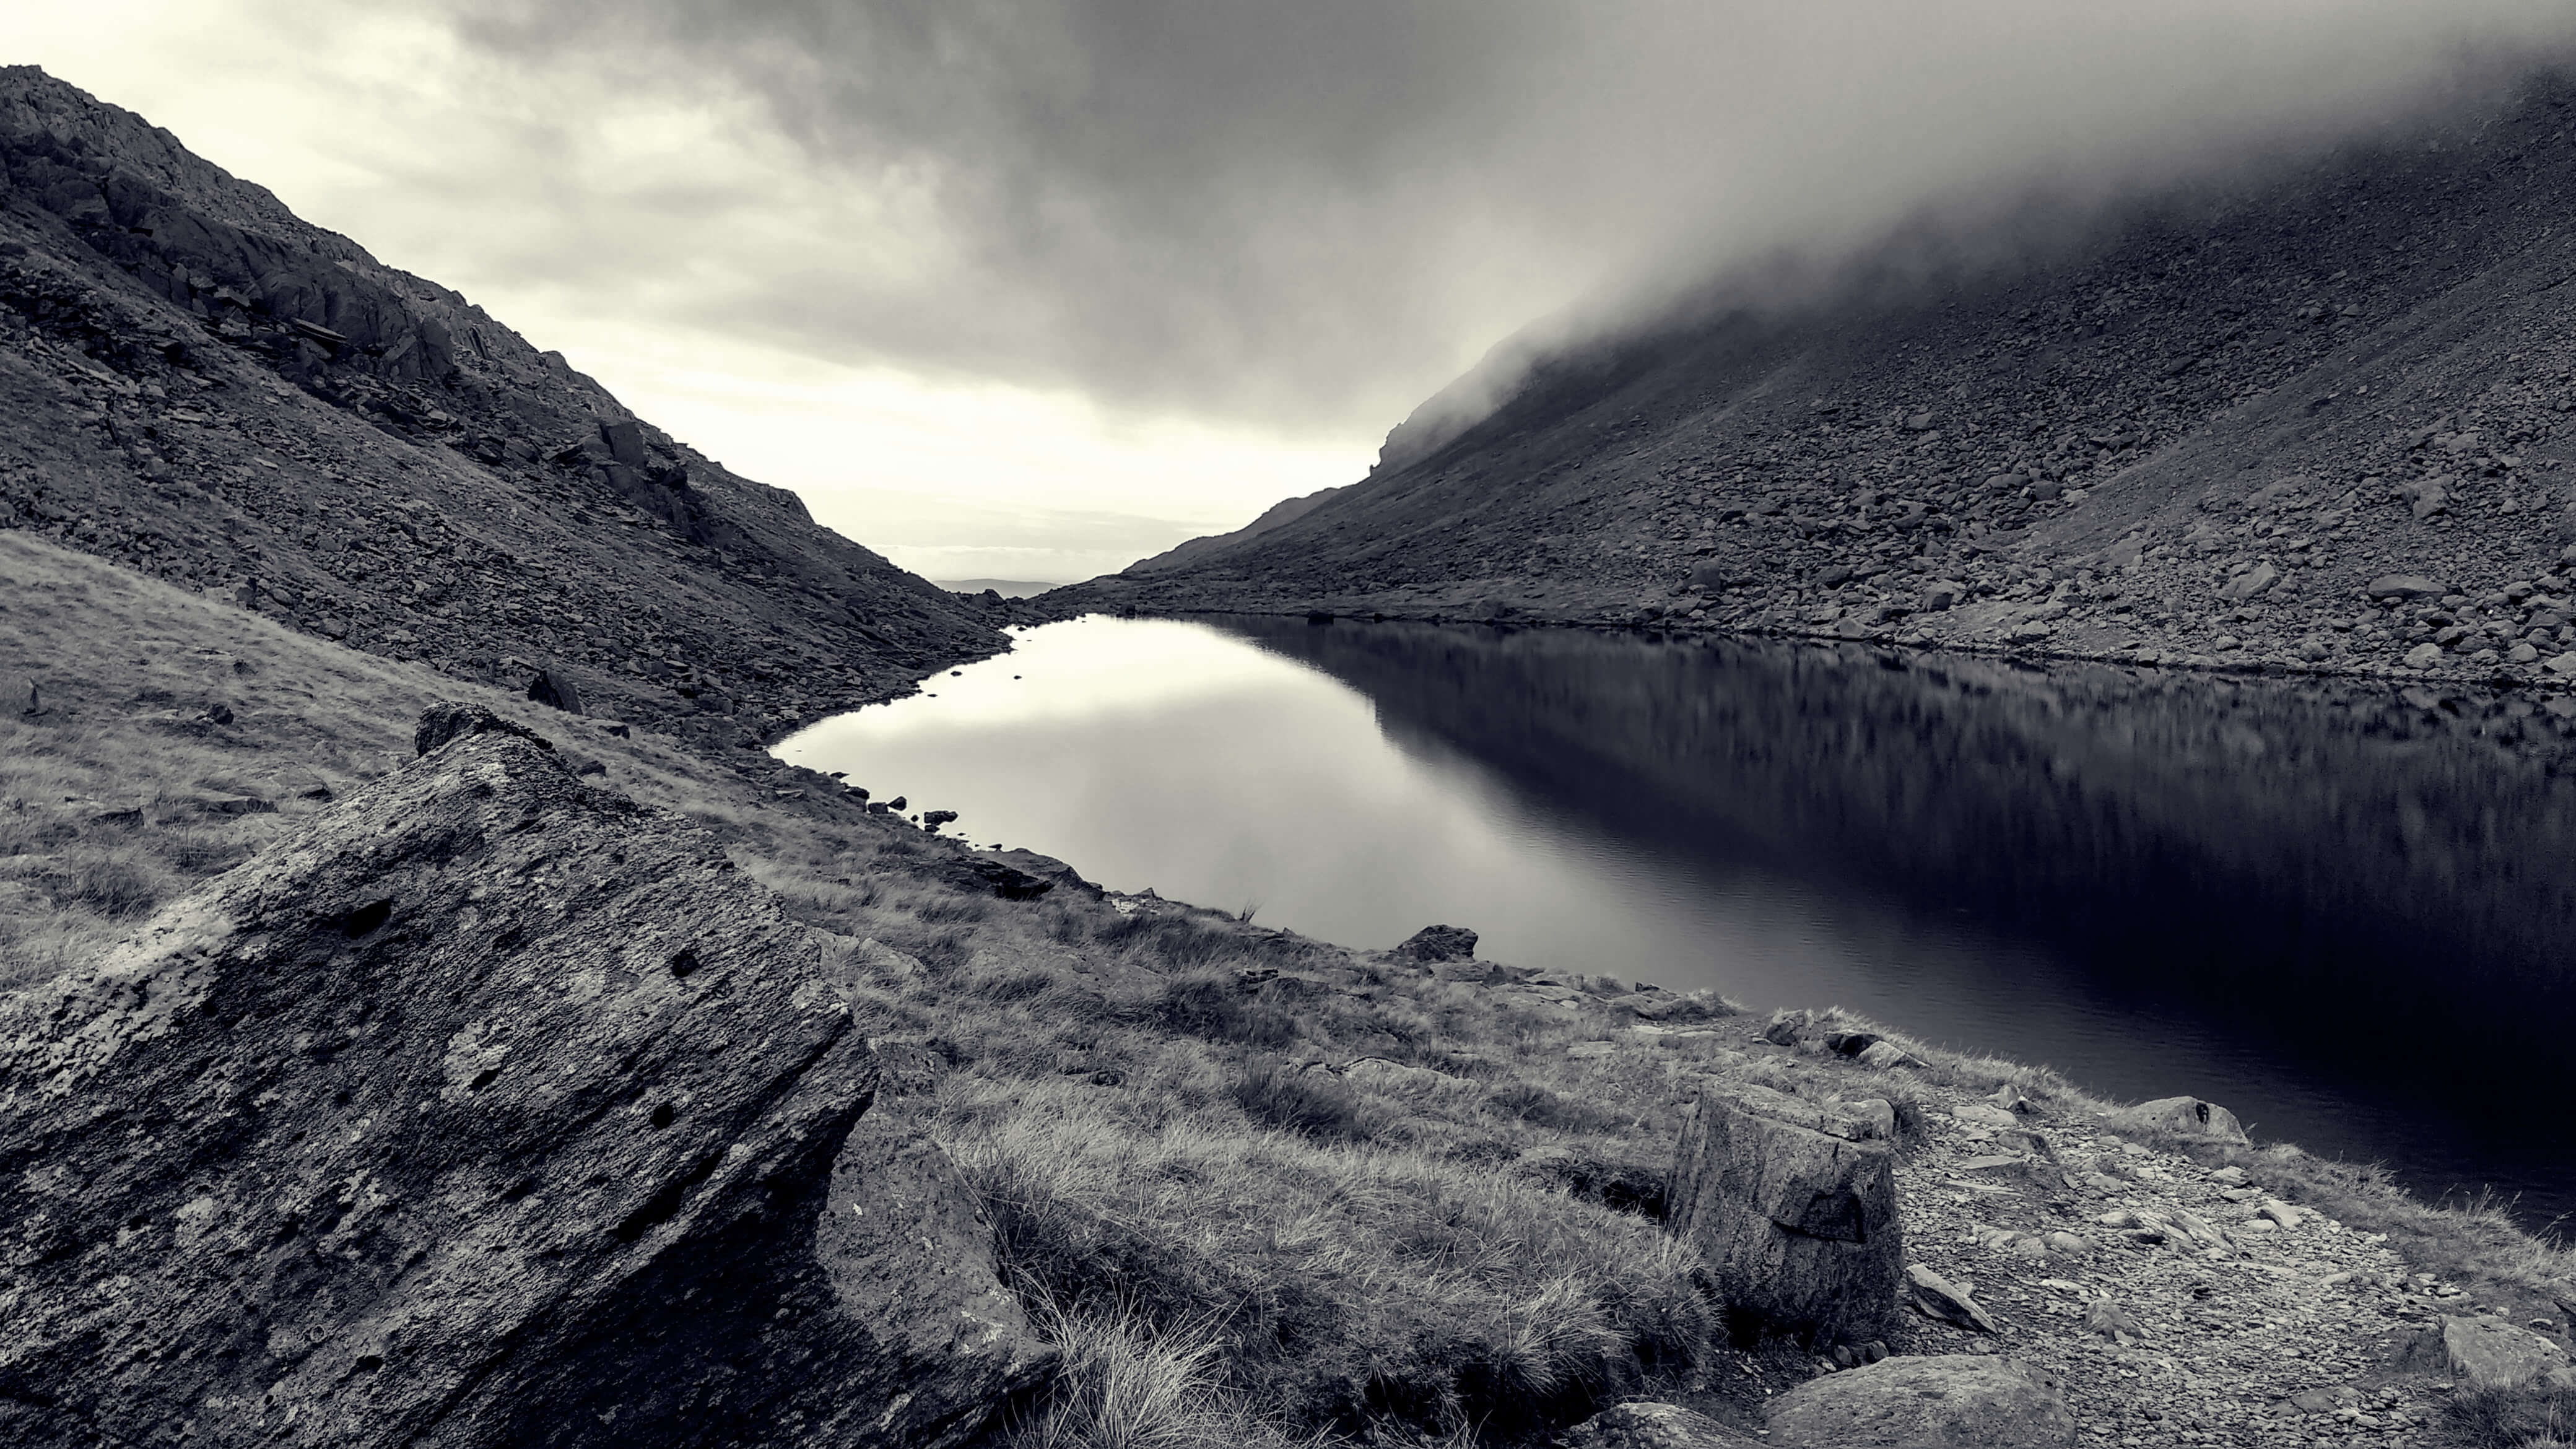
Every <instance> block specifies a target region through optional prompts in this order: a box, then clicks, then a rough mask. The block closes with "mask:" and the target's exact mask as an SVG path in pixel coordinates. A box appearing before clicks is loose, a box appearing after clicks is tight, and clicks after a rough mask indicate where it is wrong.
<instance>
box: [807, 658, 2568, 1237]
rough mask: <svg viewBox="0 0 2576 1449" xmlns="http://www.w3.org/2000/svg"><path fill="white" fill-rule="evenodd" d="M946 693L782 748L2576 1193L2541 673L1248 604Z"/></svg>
mask: <svg viewBox="0 0 2576 1449" xmlns="http://www.w3.org/2000/svg"><path fill="white" fill-rule="evenodd" d="M1015 674H1017V675H1024V676H1025V678H1023V679H1019V680H1014V679H1012V678H1011V676H1012V675H1015ZM943 685H944V686H945V687H944V688H942V690H941V692H940V693H941V697H940V698H939V699H936V700H915V701H909V702H906V703H903V704H900V705H896V706H891V707H882V708H879V709H876V710H869V711H861V712H860V713H859V714H857V715H853V716H847V717H844V718H843V719H841V720H838V721H833V722H829V723H827V724H825V725H822V726H818V727H817V728H816V729H815V730H813V731H809V732H808V733H807V734H806V735H803V736H800V737H799V738H798V739H797V740H795V741H792V742H790V745H789V746H788V747H787V752H788V753H791V754H792V755H794V756H796V757H798V758H801V759H803V760H804V762H806V763H811V764H816V765H818V766H820V767H825V768H838V769H849V770H851V771H852V772H853V775H854V778H857V779H860V780H862V781H864V782H866V783H869V784H871V785H874V786H877V787H878V788H879V789H880V790H881V791H892V790H901V791H904V792H907V793H909V794H910V795H911V796H912V797H913V799H915V800H916V801H920V802H924V803H931V804H937V805H940V806H942V807H944V808H950V809H957V810H961V811H964V812H965V819H964V820H963V821H962V822H961V825H960V827H959V828H960V830H961V831H962V832H963V833H966V834H968V835H969V836H971V837H972V838H974V839H977V840H979V841H992V840H1007V841H1008V842H1009V843H1011V844H1014V845H1020V844H1025V845H1030V846H1033V847H1035V848H1038V849H1041V850H1045V851H1048V852H1050V853H1054V854H1060V855H1064V856H1066V857H1068V858H1069V859H1072V860H1074V861H1075V862H1076V863H1077V864H1079V865H1081V866H1082V867H1083V868H1084V869H1085V870H1086V872H1088V873H1090V874H1093V875H1094V876H1096V877H1098V878H1100V879H1103V880H1105V881H1106V882H1107V883H1109V884H1112V885H1115V886H1120V887H1123V888H1128V889H1134V888H1138V887H1141V886H1144V885H1147V884H1152V885H1155V886H1158V887H1159V888H1161V889H1162V890H1163V891H1164V892H1165V893H1166V894H1169V895H1177V896H1182V897H1185V898H1188V899H1193V900H1198V901H1201V902H1203V903H1206V904H1212V905H1222V906H1229V907H1232V906H1237V905H1244V904H1250V903H1255V902H1258V903H1259V904H1260V906H1261V918H1262V919H1263V920H1266V921H1274V922H1277V923H1279V924H1283V925H1289V926H1294V927H1297V928H1298V929H1301V930H1306V931H1310V932H1312V933H1314V934H1317V935H1321V936H1324V937H1327V938H1329V939H1334V940H1341V941H1347V942H1350V943H1352V944H1358V945H1384V944H1388V943H1391V942H1393V941H1394V940H1396V939H1399V938H1401V937H1402V936H1404V935H1406V934H1409V933H1410V932H1411V931H1412V930H1414V929H1415V928H1417V927H1419V926H1421V925H1424V924H1427V923H1429V922H1430V921H1433V920H1449V921H1454V922H1457V923H1460V924H1467V925H1472V926H1475V927H1476V928H1477V929H1479V930H1480V931H1482V932H1484V933H1485V935H1486V939H1487V943H1488V944H1487V947H1486V949H1485V951H1484V954H1486V955H1489V956H1492V957H1495V958H1498V959H1505V960H1515V961H1522V962H1529V963H1534V964H1547V965H1557V966H1567V967H1576V968H1580V969H1585V970H1595V971H1612V972H1617V973H1620V974H1625V975H1634V976H1641V977H1645V978H1648V979H1653V980H1658V981H1662V982H1665V983H1667V984H1672V985H1715V986H1718V987H1720V988H1721V989H1723V990H1725V991H1727V992H1728V993H1729V994H1730V995H1733V996H1736V997H1738V998H1741V999H1744V1000H1747V1001H1749V1002H1752V1003H1755V1004H1758V1005H1766V1006H1767V1005H1790V1004H1799V1005H1804V1004H1816V1003H1819V1002H1825V1001H1837V1002H1841V1003H1842V1004H1845V1005H1848V1006H1852V1007H1855V1008H1857V1009H1860V1010H1863V1011H1867V1012H1870V1013H1871V1014H1874V1015H1878V1016H1881V1017H1883V1018H1885V1019H1887V1020H1889V1021H1891V1022H1893V1023H1895V1024H1897V1025H1900V1026H1902V1027H1904V1028H1905V1029H1907V1030H1909V1031H1913V1032H1915V1033H1917V1034H1919V1035H1923V1036H1926V1037H1930V1038H1934V1039H1938V1040H1944V1041H1948V1042H1952V1043H1955V1044H1959V1045H1963V1046H1972V1047H1977V1048H1980V1049H1984V1050H1991V1051H1999V1052H2004V1053H2008V1054H2014V1055H2021V1056H2025V1057H2028V1058H2031V1059H2034V1060H2044V1061H2049V1062H2052V1063H2055V1064H2057V1065H2059V1066H2061V1067H2064V1068H2066V1069H2068V1070H2070V1071H2072V1072H2073V1073H2074V1074H2076V1075H2077V1076H2078V1077H2080V1078H2081V1079H2083V1080H2085V1081H2087V1082H2089V1083H2091V1084H2094V1085H2096V1086H2098V1087H2100V1088H2102V1089H2103V1090H2106V1091H2111V1092H2114V1093H2119V1094H2123V1095H2159V1094H2163V1093H2167V1092H2172V1091H2198V1092H2201V1093H2203V1094H2205V1095H2208V1096H2210V1097H2213V1098H2216V1099H2218V1100H2221V1101H2226V1102H2228V1103H2230V1104H2231V1105H2233V1106H2236V1107H2237V1108H2238V1109H2239V1110H2240V1112H2241V1113H2243V1115H2245V1116H2247V1117H2248V1118H2249V1119H2251V1120H2252V1121H2253V1122H2254V1123H2255V1125H2256V1128H2257V1131H2258V1133H2259V1132H2264V1131H2269V1132H2270V1133H2273V1134H2277V1135H2280V1136H2284V1137H2289V1138H2293V1139H2296V1140H2299V1141H2302V1142H2306V1143H2308V1144H2309V1145H2311V1146H2314V1147H2318V1148H2321V1149H2325V1150H2331V1151H2337V1152H2342V1153H2345V1154H2348V1155H2355V1156H2364V1157H2381V1158H2386V1159H2388V1160H2390V1161H2392V1162H2395V1163H2399V1164H2402V1165H2404V1166H2405V1167H2407V1168H2408V1169H2409V1170H2410V1175H2411V1176H2413V1177H2414V1178H2415V1179H2416V1181H2417V1182H2418V1184H2419V1185H2420V1186H2424V1187H2427V1188H2430V1189H2432V1190H2434V1191H2440V1190H2442V1189H2444V1188H2447V1187H2450V1186H2452V1185H2453V1184H2455V1183H2481V1182H2493V1183H2497V1184H2499V1185H2501V1186H2503V1187H2505V1188H2506V1189H2507V1190H2509V1191H2513V1190H2518V1191H2521V1192H2524V1193H2525V1194H2527V1196H2528V1200H2529V1203H2530V1205H2531V1207H2532V1208H2533V1209H2534V1210H2535V1211H2536V1212H2537V1213H2538V1214H2539V1215H2541V1216H2544V1217H2545V1216H2548V1215H2551V1214H2554V1213H2555V1212H2556V1211H2559V1210H2561V1209H2562V1208H2563V1207H2565V1206H2567V1205H2569V1204H2571V1203H2576V1128H2571V1126H2570V1125H2569V1124H2568V1123H2567V1122H2566V1121H2565V1120H2564V1118H2563V1114H2560V1113H2559V1112H2558V1111H2557V1110H2556V1105H2557V1100H2558V1098H2559V1096H2560V1095H2561V1088H2560V1085H2559V1083H2560V1080H2561V1079H2562V1078H2563V1073H2564V1068H2563V1065H2562V1062H2563V1059H2564V1050H2563V1046H2562V1043H2563V1041H2564V1039H2565V1031H2566V1028H2567V1026H2568V1024H2569V1023H2570V1021H2571V1018H2576V1009H2571V1008H2576V996H2571V985H2570V983H2571V973H2570V971H2569V969H2568V966H2569V963H2568V961H2567V959H2566V947H2565V943H2566V942H2568V941H2569V940H2571V939H2576V938H2571V935H2570V933H2569V929H2568V928H2569V926H2570V925H2571V916H2576V854H2571V851H2570V849H2569V847H2570V845H2571V844H2576V840H2571V836H2576V785H2571V782H2570V780H2569V779H2568V777H2567V776H2566V775H2565V774H2563V773H2560V772H2559V771H2557V770H2555V769H2553V765H2554V764H2555V763H2556V762H2557V761H2559V760H2560V759H2561V758H2562V757H2563V751H2564V750H2565V744H2564V740H2565V737H2566V735H2567V733H2568V728H2569V726H2568V722H2567V720H2565V719H2564V718H2562V717H2560V716H2558V715H2556V714H2552V713H2549V712H2547V711H2540V710H2534V709H2532V708H2531V707H2530V706H2529V705H2528V703H2527V702H2523V701H2512V700H2502V699H2486V698H2471V697H2461V696H2456V695H2455V696H2453V697H2451V698H2448V699H2444V698H2440V697H2436V696H2435V695H2432V694H2428V693H2425V692H2423V691H2421V690H2414V691H2407V690H2401V689H2395V688H2389V687H2384V686H2359V685H2338V686H2329V687H2322V688H2321V687H2316V686H2312V685H2302V684H2293V683H2290V682H2286V681H2261V680H2211V679H2203V678H2197V677H2189V676H2159V675H2154V674H2152V673H2146V674H2141V673H2137V672H2130V671H2120V670H2112V669H2102V668H2090V667H2072V668H2066V669H2055V670H2049V671H2046V672H2040V671H2032V670H2025V669H2018V668H2014V667H2011V666H2007V665H2002V664H1994V663H1987V662H1982V661H1975V660H1961V659H1925V658H1909V657H1902V656H1895V655H1880V654H1876V653H1873V652H1871V651H1868V650H1865V649H1861V648H1858V647H1852V648H1846V649H1818V648H1808V647H1795V646H1750V645H1740V644H1721V645H1714V646H1712V645H1706V644H1665V643H1658V642H1655V641H1650V640H1646V639H1643V638H1638V637H1633V636H1607V635H1590V634H1578V633H1563V632H1556V631H1532V632H1521V633H1512V634H1499V633H1495V632H1493V631H1486V630H1463V629H1446V628H1435V627H1429V626H1409V625H1399V624H1382V625H1354V624H1350V623H1347V622H1345V623H1337V624H1333V625H1329V626H1314V625H1308V624H1306V623H1304V622H1303V621H1281V620H1273V619H1235V620H1226V621H1221V622H1220V623H1218V624H1217V625H1214V626H1201V625H1193V624H1178V623H1170V622H1120V621H1112V620H1086V621H1081V622H1078V623H1075V624H1071V625H1058V626H1052V627H1050V628H1048V629H1045V630H1039V631H1035V632H1033V633H1032V634H1030V635H1028V636H1026V638H1025V640H1024V642H1023V645H1022V647H1021V649H1020V650H1019V651H1018V652H1016V653H1014V654H1012V655H1010V656H1006V657H1005V658H1003V659H1000V660H995V661H990V662H988V663H987V664H985V665H982V666H978V667H977V668H975V669H970V670H969V671H967V674H966V676H965V677H962V678H958V679H950V680H945V681H943Z"/></svg>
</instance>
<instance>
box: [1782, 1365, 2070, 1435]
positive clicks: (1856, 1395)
mask: <svg viewBox="0 0 2576 1449" xmlns="http://www.w3.org/2000/svg"><path fill="white" fill-rule="evenodd" d="M1771 1442H1772V1443H1774V1444H1777V1445H1779V1446H1781V1449H1863V1446H1869V1449H1882V1446H1900V1445H1901V1446H1903V1449H2056V1446H2060V1445H2069V1444H2073V1443H2074V1442H2075V1415H2074V1413H2073V1411H2072V1410H2070V1409H2068V1408H2067V1406H2066V1398H2065V1396H2064V1395H2063V1394H2061V1393H2060V1392H2059V1391H2058V1386H2057V1384H2056V1383H2055V1382H2054V1381H2053V1380H2051V1379H2050V1377H2049V1376H2048V1375H2047V1374H2045V1373H2043V1372H2041V1371H2040V1370H2038V1369H2034V1368H2031V1367H2029V1366H2027V1365H2024V1364H2019V1363H2015V1362H2013V1361H2011V1360H2009V1359H2003V1358H1997V1357H1994V1356H1991V1355H1986V1354H1965V1353H1962V1354H1942V1355H1939V1356H1936V1357H1930V1358H1891V1359H1888V1360H1886V1361H1884V1362H1881V1363H1874V1364H1871V1365H1870V1366H1869V1367H1867V1368H1862V1369H1853V1370H1852V1371H1851V1372H1849V1373H1839V1374H1827V1375H1825V1376H1824V1377H1823V1378H1820V1379H1811V1380H1809V1381H1808V1382H1806V1383H1803V1384H1800V1385H1799V1386H1798V1387H1796V1388H1794V1389H1791V1390H1790V1391H1789V1392H1787V1393H1785V1394H1783V1395H1781V1396H1780V1398H1779V1401H1778V1402H1776V1403H1774V1404H1773V1405H1772V1406H1771Z"/></svg>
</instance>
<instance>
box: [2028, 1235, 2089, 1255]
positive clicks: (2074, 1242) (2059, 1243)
mask: <svg viewBox="0 0 2576 1449" xmlns="http://www.w3.org/2000/svg"><path fill="white" fill-rule="evenodd" d="M2040 1241H2041V1242H2043V1243H2045V1244H2047V1246H2048V1251H2050V1252H2052V1253H2055V1254H2056V1255H2057V1256H2059V1257H2061V1258H2090V1257H2092V1256H2093V1245H2092V1244H2091V1243H2088V1242H2086V1241H2084V1240H2083V1239H2082V1238H2079V1237H2077V1236H2075V1235H2074V1234H2073V1233H2070V1232H2067V1231H2065V1230H2063V1229H2060V1230H2059V1231H2057V1232H2053V1233H2050V1234H2049V1235H2048V1236H2047V1237H2045V1238H2042V1239H2041V1240H2040Z"/></svg>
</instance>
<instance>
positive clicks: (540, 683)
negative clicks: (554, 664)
mask: <svg viewBox="0 0 2576 1449" xmlns="http://www.w3.org/2000/svg"><path fill="white" fill-rule="evenodd" d="M528 698H530V699H533V700H535V701H536V702H537V703H539V704H542V705H545V706H547V707H548V708H550V709H559V710H562V711H563V712H564V713H566V714H579V713H581V688H580V686H578V685H576V684H574V683H573V682H572V676H570V675H568V674H565V673H564V672H563V671H562V670H559V669H540V670H538V671H537V676H536V678H534V679H531V680H529V681H528Z"/></svg>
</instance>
